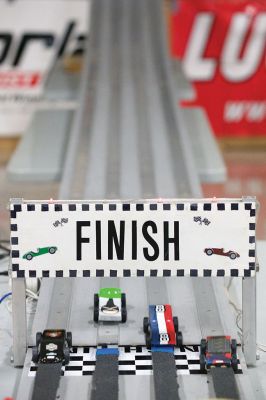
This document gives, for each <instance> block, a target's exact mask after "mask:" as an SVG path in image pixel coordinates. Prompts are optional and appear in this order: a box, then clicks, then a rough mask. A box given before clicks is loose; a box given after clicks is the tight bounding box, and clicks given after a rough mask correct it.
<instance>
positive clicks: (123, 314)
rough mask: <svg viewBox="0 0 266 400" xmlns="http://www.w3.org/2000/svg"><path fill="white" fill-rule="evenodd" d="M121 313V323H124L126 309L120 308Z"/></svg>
mask: <svg viewBox="0 0 266 400" xmlns="http://www.w3.org/2000/svg"><path fill="white" fill-rule="evenodd" d="M121 312H122V318H121V322H126V320H127V309H126V308H125V307H123V306H122V310H121Z"/></svg>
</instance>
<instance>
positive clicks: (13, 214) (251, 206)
mask: <svg viewBox="0 0 266 400" xmlns="http://www.w3.org/2000/svg"><path fill="white" fill-rule="evenodd" d="M241 208H243V209H244V210H245V211H247V213H249V218H250V222H249V232H250V235H249V243H248V254H249V266H248V268H246V269H244V273H243V274H241V275H240V274H239V270H238V269H231V270H230V275H229V274H227V273H226V271H225V270H224V269H203V271H200V270H198V269H193V268H191V269H190V273H189V275H190V276H191V277H210V276H232V277H237V276H244V277H249V276H254V275H255V270H256V237H255V231H256V201H255V200H253V199H251V200H250V201H248V200H245V201H242V202H230V201H224V202H223V201H219V200H217V201H209V202H207V201H206V202H203V201H199V202H195V203H194V202H193V201H186V202H182V201H180V202H179V201H175V202H172V201H170V200H169V202H167V201H166V202H165V201H164V202H155V201H154V202H152V201H149V202H148V201H147V202H136V203H129V202H125V203H120V202H118V203H112V202H110V203H109V202H106V203H105V202H103V203H100V202H99V203H71V202H70V203H54V202H50V203H20V204H15V203H12V204H11V206H10V221H11V225H10V231H11V238H10V240H11V258H12V276H13V277H14V278H35V277H37V273H36V271H35V270H34V269H33V270H29V271H25V270H23V269H21V268H20V265H19V258H20V251H19V233H18V225H17V220H16V218H17V214H18V213H20V212H22V211H23V212H25V211H26V212H29V213H30V212H34V211H41V212H49V211H50V210H53V211H55V212H60V211H66V210H67V211H76V210H78V211H84V212H86V211H97V212H102V211H105V210H109V211H123V212H128V211H138V212H144V211H147V210H149V211H157V210H159V211H163V210H165V211H169V210H173V209H175V210H176V211H177V212H182V211H186V210H190V211H196V212H200V211H218V212H223V211H225V210H231V211H232V212H233V211H238V210H239V209H241ZM170 276H177V277H182V276H187V273H185V270H184V269H177V270H173V269H163V270H162V271H158V270H157V269H150V270H147V269H146V270H144V269H136V270H132V269H124V270H123V273H122V275H120V274H119V275H118V271H117V270H116V269H110V270H109V271H106V270H104V269H97V270H96V271H95V272H92V271H91V270H83V271H79V270H76V269H69V270H68V272H67V271H64V270H56V271H55V272H54V271H50V269H49V267H48V266H47V270H45V269H43V270H42V277H43V278H54V277H71V278H72V277H73V278H75V277H170ZM38 277H39V276H38Z"/></svg>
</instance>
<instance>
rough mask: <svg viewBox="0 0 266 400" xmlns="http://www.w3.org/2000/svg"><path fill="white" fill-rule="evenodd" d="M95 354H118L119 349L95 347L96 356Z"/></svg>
mask: <svg viewBox="0 0 266 400" xmlns="http://www.w3.org/2000/svg"><path fill="white" fill-rule="evenodd" d="M97 356H117V357H118V356H119V351H118V349H116V348H112V347H111V348H110V347H109V348H104V349H97V350H96V357H97Z"/></svg>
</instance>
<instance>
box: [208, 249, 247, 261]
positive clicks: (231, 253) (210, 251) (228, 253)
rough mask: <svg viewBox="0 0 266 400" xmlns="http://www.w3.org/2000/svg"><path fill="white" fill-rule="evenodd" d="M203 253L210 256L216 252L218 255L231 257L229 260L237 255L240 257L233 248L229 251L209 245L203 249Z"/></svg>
mask: <svg viewBox="0 0 266 400" xmlns="http://www.w3.org/2000/svg"><path fill="white" fill-rule="evenodd" d="M204 253H206V254H207V256H212V255H213V254H217V255H218V256H225V257H229V258H231V260H235V259H236V258H237V257H240V255H239V254H238V253H237V252H236V251H233V250H229V251H224V249H223V248H217V247H209V248H207V249H205V250H204Z"/></svg>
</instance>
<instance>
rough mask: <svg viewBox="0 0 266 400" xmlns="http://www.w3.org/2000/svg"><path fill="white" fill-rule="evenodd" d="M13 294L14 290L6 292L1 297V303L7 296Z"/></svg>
mask: <svg viewBox="0 0 266 400" xmlns="http://www.w3.org/2000/svg"><path fill="white" fill-rule="evenodd" d="M11 295H12V292H9V293H6V294H4V296H2V297H1V298H0V304H1V303H2V302H3V301H4V300H5V299H6V298H7V297H9V296H11Z"/></svg>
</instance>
